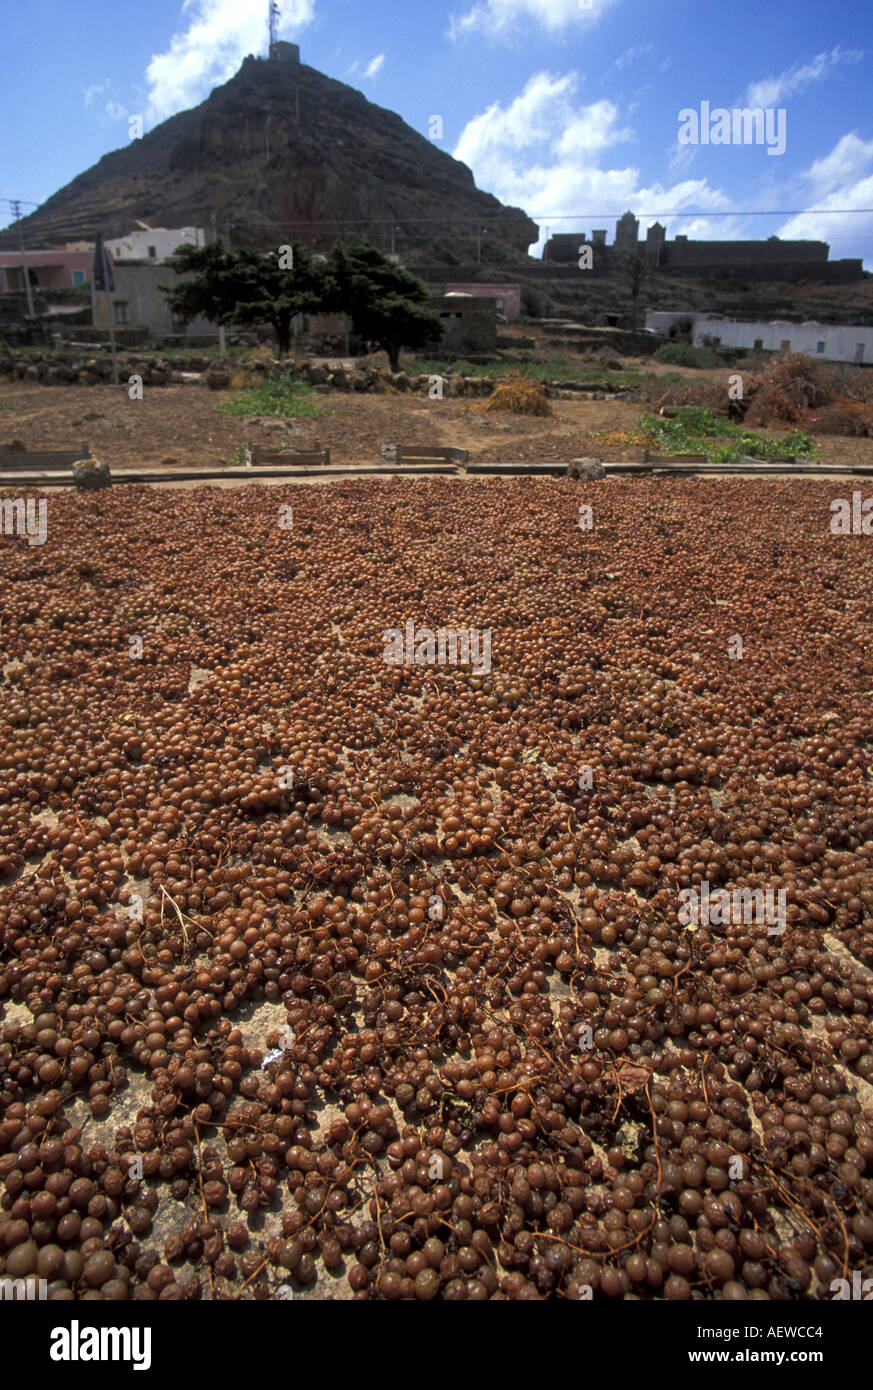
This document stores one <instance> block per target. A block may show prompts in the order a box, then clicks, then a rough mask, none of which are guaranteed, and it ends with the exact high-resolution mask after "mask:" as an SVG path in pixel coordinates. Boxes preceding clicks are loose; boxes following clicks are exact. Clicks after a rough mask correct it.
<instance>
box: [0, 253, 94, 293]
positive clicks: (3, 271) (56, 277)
mask: <svg viewBox="0 0 873 1390" xmlns="http://www.w3.org/2000/svg"><path fill="white" fill-rule="evenodd" d="M93 264H94V252H93V251H28V252H27V269H28V272H29V275H30V283H31V285H32V286H33V287H34V289H41V290H45V289H60V288H61V287H64V286H70V285H87V284H89V283H90V281H91V268H92V266H93ZM23 289H24V272H23V270H22V256H21V252H20V251H0V293H2V292H4V291H7V292H8V291H11V290H17V291H19V292H21V291H22V290H23Z"/></svg>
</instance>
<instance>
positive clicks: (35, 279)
mask: <svg viewBox="0 0 873 1390" xmlns="http://www.w3.org/2000/svg"><path fill="white" fill-rule="evenodd" d="M27 278H28V280H29V281H30V283H31V285H33V287H34V289H37V290H38V289H39V275H38V274H37V272H36V271H35V270H34V269H33V268H32V266H28V267H27Z"/></svg>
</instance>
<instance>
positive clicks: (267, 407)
mask: <svg viewBox="0 0 873 1390" xmlns="http://www.w3.org/2000/svg"><path fill="white" fill-rule="evenodd" d="M314 396H315V392H314V391H313V390H312V388H311V387H310V386H306V385H304V383H303V382H301V381H291V380H290V379H289V378H288V377H287V376H285V375H284V374H283V373H270V374H269V375H267V376H265V377H264V379H263V381H259V382H258V384H257V385H256V386H250V387H248V388H247V389H246V390H244V391H241V392H240V394H239V395H238V396H232V397H231V399H230V400H228V401H222V402H221V404H220V405H218V406H217V407H216V409H217V410H221V411H224V413H225V414H227V415H284V416H294V417H301V416H316V415H323V414H324V413H325V407H324V406H322V405H318V404H317V403H316V401H315V399H314Z"/></svg>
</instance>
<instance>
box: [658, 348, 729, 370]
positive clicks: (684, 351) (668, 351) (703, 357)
mask: <svg viewBox="0 0 873 1390" xmlns="http://www.w3.org/2000/svg"><path fill="white" fill-rule="evenodd" d="M654 357H655V361H656V362H669V363H670V364H671V366H674V367H720V366H721V365H722V361H721V358H720V357H719V355H718V353H717V352H715V351H714V350H713V348H699V347H692V346H691V344H690V343H664V345H663V347H659V348H658V351H657V352H656V353H655V354H654Z"/></svg>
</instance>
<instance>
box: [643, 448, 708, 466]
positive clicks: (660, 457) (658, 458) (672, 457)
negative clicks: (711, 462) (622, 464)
mask: <svg viewBox="0 0 873 1390" xmlns="http://www.w3.org/2000/svg"><path fill="white" fill-rule="evenodd" d="M639 462H640V463H657V464H661V463H706V454H652V453H650V452H649V450H648V449H641V450H640V453H639Z"/></svg>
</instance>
